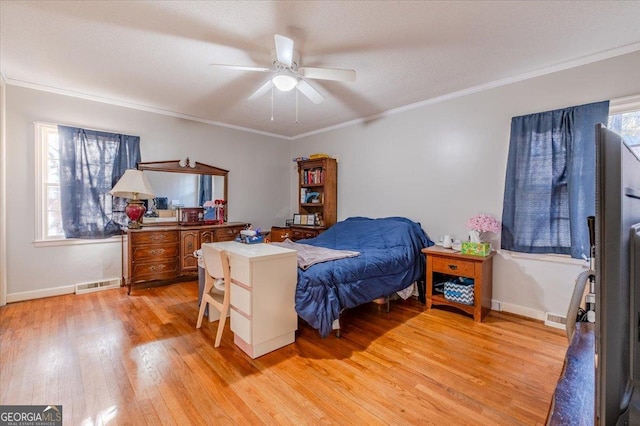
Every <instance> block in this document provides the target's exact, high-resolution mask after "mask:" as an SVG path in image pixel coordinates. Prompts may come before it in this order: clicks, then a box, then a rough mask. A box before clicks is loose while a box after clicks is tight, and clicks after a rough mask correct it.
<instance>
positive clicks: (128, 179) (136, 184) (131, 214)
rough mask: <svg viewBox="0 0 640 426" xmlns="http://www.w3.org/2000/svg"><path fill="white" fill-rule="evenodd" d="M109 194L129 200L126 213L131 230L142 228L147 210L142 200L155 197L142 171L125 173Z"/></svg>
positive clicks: (134, 170) (132, 170) (127, 171)
mask: <svg viewBox="0 0 640 426" xmlns="http://www.w3.org/2000/svg"><path fill="white" fill-rule="evenodd" d="M109 194H111V195H113V196H115V197H120V198H127V199H128V201H127V207H126V208H125V210H124V212H125V213H126V214H127V217H128V218H129V228H131V229H138V228H140V222H141V221H142V216H143V215H144V213H145V211H146V210H147V209H146V208H145V206H144V203H143V202H142V200H149V199H151V198H154V197H155V194H154V193H153V189H151V185H150V184H149V180H148V179H147V177H146V176H145V175H144V173H142V170H136V169H128V170H126V171H125V172H124V174H123V175H122V177H121V178H120V180H119V181H118V183H116V184H115V186H114V187H113V189H112V190H111V191H109Z"/></svg>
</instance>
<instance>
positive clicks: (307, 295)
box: [296, 217, 433, 337]
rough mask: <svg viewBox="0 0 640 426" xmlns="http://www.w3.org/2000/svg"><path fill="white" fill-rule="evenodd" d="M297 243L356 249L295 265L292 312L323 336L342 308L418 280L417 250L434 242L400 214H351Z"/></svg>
mask: <svg viewBox="0 0 640 426" xmlns="http://www.w3.org/2000/svg"><path fill="white" fill-rule="evenodd" d="M297 242H298V243H303V244H311V245H314V246H318V247H326V248H332V249H338V250H354V251H358V252H360V255H359V256H357V257H351V258H346V259H339V260H333V261H330V262H324V263H318V264H316V265H313V266H311V267H310V268H309V269H307V270H306V271H303V270H302V269H298V286H297V288H296V311H297V312H298V315H299V316H300V317H301V318H302V319H304V320H305V321H306V322H307V323H309V324H310V325H311V326H312V327H314V328H316V329H318V331H319V332H320V335H321V336H322V337H326V336H328V335H329V333H331V330H332V324H333V321H334V320H335V319H337V318H339V316H340V311H341V310H342V309H345V308H353V307H355V306H358V305H361V304H363V303H367V302H371V301H372V300H374V299H377V298H379V297H383V296H388V295H390V294H392V293H394V292H396V291H399V290H402V289H404V288H406V287H407V286H409V285H410V284H411V283H412V282H414V281H416V280H418V279H420V277H422V276H423V275H424V273H425V256H424V254H423V253H421V252H420V250H421V249H423V248H425V247H429V246H432V245H433V242H432V241H431V240H430V239H429V237H428V236H427V234H426V233H425V232H424V230H423V229H422V228H421V227H420V224H418V223H416V222H412V221H411V220H409V219H406V218H403V217H389V218H383V219H369V218H365V217H351V218H349V219H346V220H344V221H342V222H338V223H336V224H335V225H333V226H331V227H330V228H329V229H327V230H326V231H325V232H323V233H322V234H320V235H319V236H318V237H316V238H310V239H307V240H299V241H297Z"/></svg>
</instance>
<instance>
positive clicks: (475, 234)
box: [469, 230, 481, 243]
mask: <svg viewBox="0 0 640 426" xmlns="http://www.w3.org/2000/svg"><path fill="white" fill-rule="evenodd" d="M469 241H471V242H472V243H479V242H481V241H480V232H479V231H473V230H472V231H469Z"/></svg>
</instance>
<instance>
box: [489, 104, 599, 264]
mask: <svg viewBox="0 0 640 426" xmlns="http://www.w3.org/2000/svg"><path fill="white" fill-rule="evenodd" d="M608 115H609V101H604V102H597V103H592V104H587V105H580V106H574V107H568V108H563V109H558V110H553V111H546V112H541V113H537V114H529V115H526V116H520V117H513V118H512V120H511V139H510V142H509V155H508V160H507V173H506V179H505V193H504V202H503V211H502V233H501V247H502V248H503V249H505V250H510V251H517V252H523V253H555V254H570V255H571V257H573V258H576V259H579V258H581V257H583V256H587V255H588V254H589V252H590V248H589V238H588V236H589V233H588V228H587V221H586V218H587V217H588V216H592V215H593V214H594V211H595V185H594V182H595V166H594V165H595V143H594V140H595V126H596V124H597V123H602V122H605V121H606V120H607V118H608Z"/></svg>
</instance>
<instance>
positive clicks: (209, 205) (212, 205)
mask: <svg viewBox="0 0 640 426" xmlns="http://www.w3.org/2000/svg"><path fill="white" fill-rule="evenodd" d="M214 206H215V203H214V202H213V201H205V202H204V204H203V205H202V207H204V208H205V209H207V208H211V207H214Z"/></svg>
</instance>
